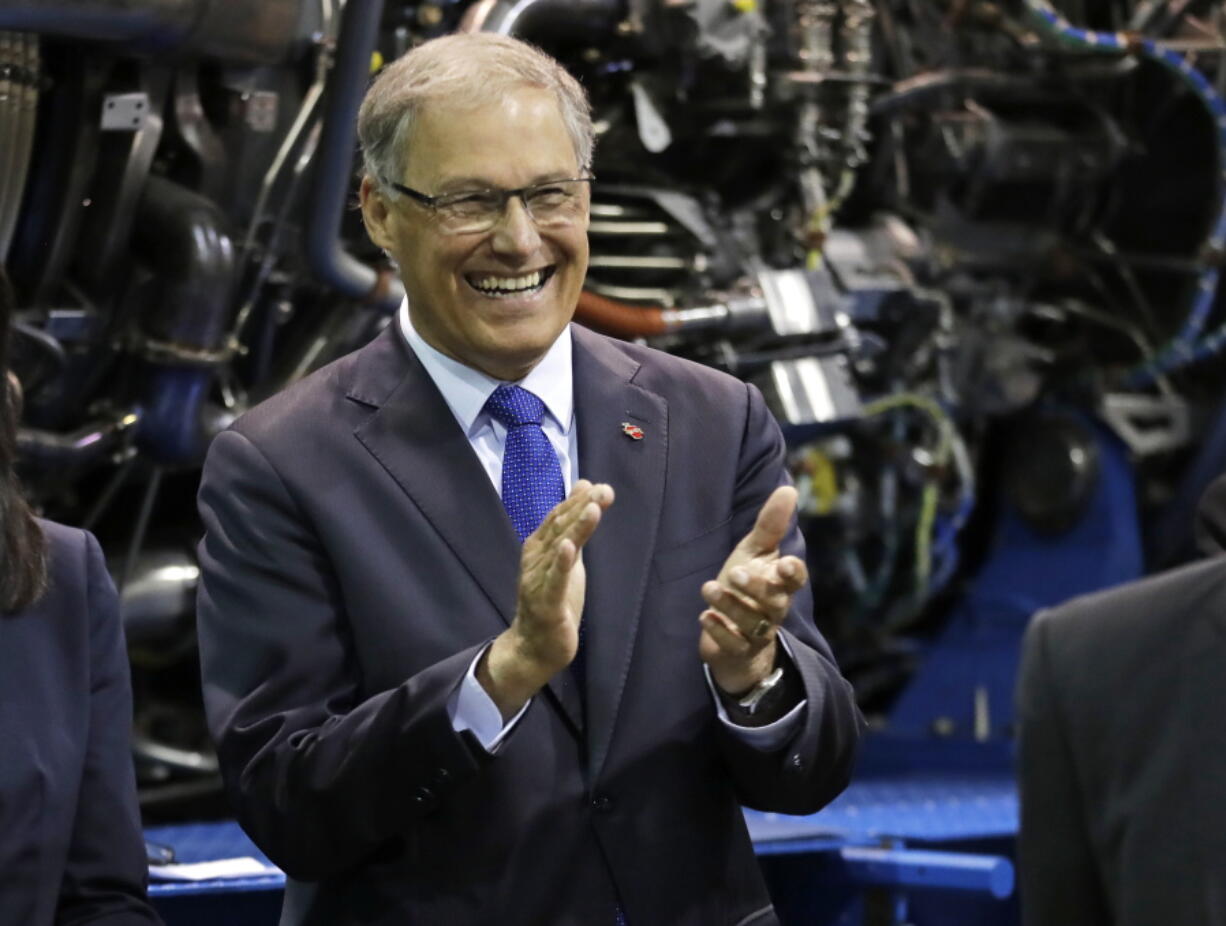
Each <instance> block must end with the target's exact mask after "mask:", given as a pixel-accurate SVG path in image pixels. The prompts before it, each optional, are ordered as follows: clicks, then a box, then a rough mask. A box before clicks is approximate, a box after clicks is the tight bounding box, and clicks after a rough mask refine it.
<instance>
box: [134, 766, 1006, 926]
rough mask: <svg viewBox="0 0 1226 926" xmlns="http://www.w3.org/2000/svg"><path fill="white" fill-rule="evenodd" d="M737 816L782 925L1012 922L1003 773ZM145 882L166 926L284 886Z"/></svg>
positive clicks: (276, 893)
mask: <svg viewBox="0 0 1226 926" xmlns="http://www.w3.org/2000/svg"><path fill="white" fill-rule="evenodd" d="M745 818H746V821H747V823H748V825H749V832H750V836H751V837H752V838H753V841H754V847H755V849H756V851H757V853H758V855H759V858H760V860H761V861H762V864H763V869H764V871H765V872H766V875H767V879H768V881H769V882H770V884H771V890H772V893H773V894H774V895H775V897H776V902H777V905H778V906H779V909H780V914H781V916H783V917H784V922H785V923H787V924H788V926H792V924H797V926H799V924H803V926H840V924H843V923H848V924H850V923H856V922H863V918H862V917H863V904H864V903H865V902H866V901H865V897H866V896H867V895H873V894H875V895H878V896H880V895H882V894H883V893H884V894H886V895H888V896H889V897H892V898H894V899H893V901H892V902H894V903H895V905H896V906H898V907H899V916H900V919H899V921H900V922H902V921H903V920H902V918H901V917H902V916H903V915H904V909H903V908H904V907H906V905H907V904H906V902H905V901H906V900H908V899H910V900H911V903H910V914H909V917H908V918H909V919H910V920H912V921H915V922H929V923H934V924H936V923H942V922H946V921H948V922H962V923H966V924H970V923H974V922H976V921H977V920H976V919H974V918H971V917H972V913H970V912H967V910H968V908H967V906H966V905H967V904H969V905H970V907H971V908H974V909H979V908H982V909H984V910H989V911H994V912H990V913H989V914H986V915H987V916H990V917H991V918H990V919H982V921H983V922H992V923H998V922H1000V923H1004V922H1010V921H1011V915H1010V914H1009V913H1008V912H1007V911H1006V910H1005V909H1004V908H1003V907H1001V906H1000V904H1001V903H1002V902H1003V901H1004V900H1005V899H1006V898H1008V897H1009V895H1010V894H1012V892H1013V869H1012V862H1011V861H1010V859H1009V858H1008V857H1007V856H1008V854H1010V853H1011V846H1012V843H1013V840H1014V837H1015V835H1016V833H1017V825H1018V815H1017V794H1016V789H1015V786H1014V783H1013V781H1012V779H1011V778H1009V777H1005V776H1002V775H999V774H996V775H991V774H980V775H960V776H955V775H950V774H937V773H930V774H916V773H912V774H910V775H908V776H907V777H905V778H897V777H879V778H864V779H862V780H858V781H856V782H853V783H852V784H851V785H850V786H849V787H848V789H847V790H846V791H845V792H844V793H843V794H842V795H841V796H840V797H839V798H838V799H837V800H835V801H834V803H832V804H831V805H830V806H829V807H827V808H825V809H824V810H822V811H821V812H820V813H817V814H813V815H811V816H805V817H792V816H787V815H783V814H774V813H760V812H757V811H752V810H747V811H745ZM146 838H147V839H148V840H149V841H150V842H154V843H158V844H161V845H166V846H170V847H172V848H173V850H174V853H175V860H176V861H177V862H202V861H212V860H215V859H220V858H233V857H240V856H252V857H254V858H257V859H259V860H261V861H264V862H267V861H268V860H267V858H266V856H264V854H263V853H262V852H260V850H259V849H257V848H256V846H255V845H254V844H253V843H252V842H251V840H250V839H248V838H247V836H246V834H244V833H243V831H242V830H241V829H240V828H239V826H238V824H236V823H233V822H222V823H190V824H178V825H172V826H157V827H151V828H149V829H148V830H147V831H146ZM985 850H986V852H985ZM993 853H1001V854H993ZM153 877H154V880H153V882H152V884H151V885H150V894H151V896H152V897H153V899H154V903H155V904H156V905H157V906H158V909H159V910H160V911H161V913H162V915H163V917H164V918H165V919H166V923H167V926H197V924H206V923H207V924H216V923H219V922H224V923H226V924H227V926H273V924H275V923H276V921H277V916H276V913H277V910H278V909H279V907H280V897H281V892H282V889H283V887H284V884H285V879H284V876H283V875H281V874H272V875H264V876H258V877H244V878H238V879H235V880H227V881H202V882H194V883H177V882H175V883H163V882H159V881H157V880H156V878H157V875H156V869H155V870H154V876H153ZM925 893H935V894H937V895H938V896H940V897H942V898H944V901H943V909H945V908H947V909H951V910H953V909H957V910H960V911H961V912H958V913H956V914H950V916H955V915H956V916H957V917H961V920H960V921H959V920H958V919H948V918H947V917H942V916H940V915H937V916H932V915H929V916H927V917H926V918H925V917H917V916H916V915H915V914H916V910H917V909H922V908H923V897H922V895H923V894H925ZM955 896H956V897H957V902H954V903H951V901H950V899H949V898H951V897H955ZM917 904H918V907H917ZM959 904H961V906H959ZM993 905H995V906H993Z"/></svg>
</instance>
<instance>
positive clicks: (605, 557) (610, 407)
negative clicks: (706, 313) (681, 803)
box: [571, 326, 668, 780]
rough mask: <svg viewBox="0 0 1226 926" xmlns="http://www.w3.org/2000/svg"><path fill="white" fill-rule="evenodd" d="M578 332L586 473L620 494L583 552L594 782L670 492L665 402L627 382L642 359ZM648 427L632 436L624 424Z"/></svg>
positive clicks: (578, 404) (578, 411) (578, 409)
mask: <svg viewBox="0 0 1226 926" xmlns="http://www.w3.org/2000/svg"><path fill="white" fill-rule="evenodd" d="M571 330H572V331H573V332H574V335H575V340H574V348H575V349H574V379H575V383H574V390H575V418H576V420H577V422H578V427H579V470H580V475H581V476H583V477H584V478H585V479H590V480H591V481H592V482H607V483H609V484H610V485H611V486H613V490H614V492H615V493H616V500H615V501H614V503H613V506H612V507H611V508H610V509H609V510H608V511H607V512H605V515H604V517H603V519H602V521H601V524H600V527H599V528H598V529H597V530H596V533H595V535H593V537H592V539H591V540H590V541H588V545H587V548H586V550H585V551H584V557H583V559H584V564H585V565H586V567H587V599H586V604H585V607H584V614H583V621H584V627H585V630H584V634H585V644H584V646H585V650H586V658H587V667H586V668H587V720H588V723H587V729H588V731H589V733H588V738H587V751H588V768H589V773H590V775H591V779H592V780H595V778H596V776H597V775H598V774H599V772H600V768H601V766H602V764H603V763H604V760H605V757H606V756H607V754H608V750H609V743H610V740H611V738H612V735H613V727H614V723H615V722H616V719H617V710H618V706H619V704H620V703H621V696H622V690H623V688H624V686H625V683H626V676H627V674H628V672H629V669H630V659H631V657H632V655H633V653H634V643H635V637H636V633H637V630H638V622H639V614H640V613H641V611H642V606H643V596H644V594H645V591H646V585H647V577H648V575H649V573H650V568H651V558H652V554H653V551H654V549H655V538H656V530H657V527H658V525H659V520H660V512H661V509H662V507H663V499H664V473H665V463H666V461H667V456H668V405H667V403H666V402H665V400H664V398H663V397H662V396H659V395H657V394H655V393H653V392H649V391H647V390H646V389H643V388H641V387H639V386H636V385H634V384H633V383H632V382H631V379H632V377H633V376H634V374H635V372H636V371H637V370H638V364H637V363H636V362H635V361H633V360H631V359H630V358H628V357H627V356H625V355H624V354H623V353H621V352H620V351H618V350H617V349H616V348H614V347H613V346H611V345H610V344H608V343H607V342H606V341H604V339H602V338H600V337H599V336H597V335H593V334H591V333H590V332H588V331H585V330H584V329H581V328H578V327H576V326H572V329H571ZM624 423H629V424H631V425H636V426H638V427H639V428H641V429H642V438H641V439H639V440H635V439H634V438H632V437H631V436H629V435H628V434H626V433H625V431H624V429H623V424H624Z"/></svg>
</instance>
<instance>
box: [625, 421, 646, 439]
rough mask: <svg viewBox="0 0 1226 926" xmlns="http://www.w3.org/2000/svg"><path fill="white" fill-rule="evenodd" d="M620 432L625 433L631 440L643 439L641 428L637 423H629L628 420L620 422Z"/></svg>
mask: <svg viewBox="0 0 1226 926" xmlns="http://www.w3.org/2000/svg"><path fill="white" fill-rule="evenodd" d="M622 433H623V434H625V435H626V436H627V437H628V438H630V439H631V440H642V439H643V429H642V428H640V427H639V426H638V425H637V424H631V423H630V422H629V421H623V422H622Z"/></svg>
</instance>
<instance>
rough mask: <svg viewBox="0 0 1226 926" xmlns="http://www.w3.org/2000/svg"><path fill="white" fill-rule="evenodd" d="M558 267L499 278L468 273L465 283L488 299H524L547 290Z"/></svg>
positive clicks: (485, 274) (486, 274)
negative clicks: (547, 285)
mask: <svg viewBox="0 0 1226 926" xmlns="http://www.w3.org/2000/svg"><path fill="white" fill-rule="evenodd" d="M557 269H558V268H557V266H556V265H552V264H551V265H550V266H548V267H542V268H541V269H540V270H533V271H531V272H530V273H522V274H519V275H518V276H498V275H495V274H492V273H466V274H464V282H465V283H467V284H468V285H469V286H470V287H471V288H472V289H475V290H476V291H477V292H479V293H480V294H481V295H482V296H485V297H486V298H488V299H517V298H519V299H522V298H523V297H524V296H532V295H535V294H536V293H539V292H540V291H541V290H542V289H544V288H545V284H547V283H548V282H549V281H550V279H552V277H553V275H554V273H555V272H557Z"/></svg>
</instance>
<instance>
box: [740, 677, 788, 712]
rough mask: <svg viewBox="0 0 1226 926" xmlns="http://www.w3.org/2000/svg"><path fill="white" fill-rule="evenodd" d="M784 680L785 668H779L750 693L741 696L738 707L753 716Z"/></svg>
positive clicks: (750, 690)
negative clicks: (764, 699)
mask: <svg viewBox="0 0 1226 926" xmlns="http://www.w3.org/2000/svg"><path fill="white" fill-rule="evenodd" d="M782 678H783V666H779V667H777V668H776V669H775V671H774V672H772V673H771V674H770V675H768V676H766V678H764V679H762V681H760V682H758V684H756V685H754V686H753V687H752V688H750V689H749V691H747V692H745V694H743V695H741V697H740V698H738V699H737V702H736V706H737V707H739V708H740V709H741V710H743V711H744V712H745V713H746V714H752V713H753V712H754V711H756V710H757V709H758V705H759V704H761V703H762V699H763V698H765V697H766V696H767V695H768V694H770V693H771V692H772V691H774V690H775V688H777V687H778V686H779V681H780V680H781V679H782Z"/></svg>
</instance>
